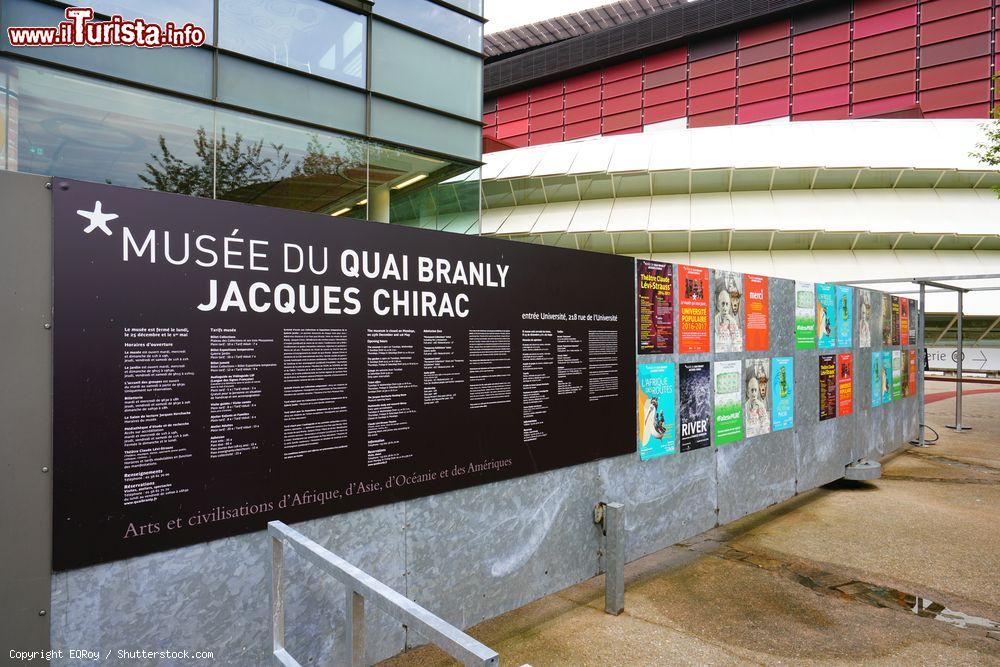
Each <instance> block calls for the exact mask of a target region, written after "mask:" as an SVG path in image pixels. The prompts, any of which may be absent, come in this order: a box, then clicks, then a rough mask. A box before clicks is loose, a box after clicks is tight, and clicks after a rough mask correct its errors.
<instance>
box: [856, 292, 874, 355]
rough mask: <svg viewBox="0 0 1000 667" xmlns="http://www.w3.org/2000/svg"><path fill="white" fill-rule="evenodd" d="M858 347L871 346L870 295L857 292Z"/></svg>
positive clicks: (869, 293)
mask: <svg viewBox="0 0 1000 667" xmlns="http://www.w3.org/2000/svg"><path fill="white" fill-rule="evenodd" d="M858 345H859V346H860V347H871V346H872V293H871V291H869V290H866V289H863V290H858Z"/></svg>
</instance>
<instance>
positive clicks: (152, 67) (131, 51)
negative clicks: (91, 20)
mask: <svg viewBox="0 0 1000 667" xmlns="http://www.w3.org/2000/svg"><path fill="white" fill-rule="evenodd" d="M2 4H3V12H2V16H3V28H4V29H3V30H2V31H0V32H2V34H0V50H5V51H20V52H22V53H23V52H24V51H30V52H31V55H32V56H34V57H36V58H40V59H43V60H49V61H51V62H55V63H60V64H63V65H69V66H71V67H77V68H80V69H82V70H86V71H89V72H100V73H101V74H107V75H110V76H114V77H118V78H120V79H126V80H128V81H136V82H139V83H146V84H149V85H153V86H158V87H161V88H169V89H170V90H176V91H179V92H183V93H189V94H191V95H199V96H202V97H206V98H208V97H211V95H212V52H211V51H210V50H208V49H197V48H184V49H170V48H162V49H140V48H136V47H134V46H102V47H99V48H98V47H83V48H81V47H78V46H55V47H45V48H34V49H23V48H21V49H13V48H11V46H10V43H9V42H8V40H7V30H6V28H7V27H8V26H12V25H13V26H18V25H21V26H35V25H41V26H48V25H51V26H54V25H56V24H58V23H59V22H60V21H62V20H65V17H64V16H63V10H62V9H61V8H59V7H54V6H52V5H46V4H42V3H39V2H33V1H31V0H3V2H2ZM157 6H159V5H157ZM171 20H174V21H176V20H178V19H176V18H174V19H171ZM209 34H211V33H209Z"/></svg>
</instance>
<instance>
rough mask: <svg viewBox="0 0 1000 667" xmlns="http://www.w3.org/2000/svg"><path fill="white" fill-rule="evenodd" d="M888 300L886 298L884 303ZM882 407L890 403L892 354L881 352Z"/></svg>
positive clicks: (886, 351)
mask: <svg viewBox="0 0 1000 667" xmlns="http://www.w3.org/2000/svg"><path fill="white" fill-rule="evenodd" d="M888 300H889V299H888V298H886V301H888ZM881 356H882V405H886V404H888V403H892V352H891V351H889V350H882V355H881Z"/></svg>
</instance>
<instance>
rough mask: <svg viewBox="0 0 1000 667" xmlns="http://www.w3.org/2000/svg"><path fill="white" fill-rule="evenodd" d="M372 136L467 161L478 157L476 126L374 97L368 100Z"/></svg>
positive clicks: (479, 134)
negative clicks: (370, 100)
mask: <svg viewBox="0 0 1000 667" xmlns="http://www.w3.org/2000/svg"><path fill="white" fill-rule="evenodd" d="M372 135H374V136H376V137H379V138H381V139H387V140H389V141H395V142H398V143H401V144H406V145H408V146H414V147H417V148H426V149H428V150H432V151H436V152H438V153H445V154H446V155H455V156H458V157H463V158H467V159H470V160H479V158H480V157H481V155H482V140H483V135H482V129H481V128H480V127H479V126H478V125H475V124H473V123H467V122H465V121H461V120H455V119H454V118H448V117H446V116H439V115H437V114H434V113H431V112H429V111H422V110H420V109H414V108H412V107H408V106H404V105H402V104H397V103H395V102H390V101H389V100H382V99H378V98H372Z"/></svg>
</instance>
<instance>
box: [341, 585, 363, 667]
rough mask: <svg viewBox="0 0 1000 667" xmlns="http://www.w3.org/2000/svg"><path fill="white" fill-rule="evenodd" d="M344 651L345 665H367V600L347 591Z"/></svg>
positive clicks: (356, 666) (349, 590)
mask: <svg viewBox="0 0 1000 667" xmlns="http://www.w3.org/2000/svg"><path fill="white" fill-rule="evenodd" d="M344 612H345V618H344V650H345V652H346V654H347V655H346V656H345V659H344V664H345V665H350V667H362V665H364V664H365V598H364V597H363V596H361V595H358V593H357V592H356V591H352V590H351V589H349V588H348V589H347V596H346V597H345V599H344Z"/></svg>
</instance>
